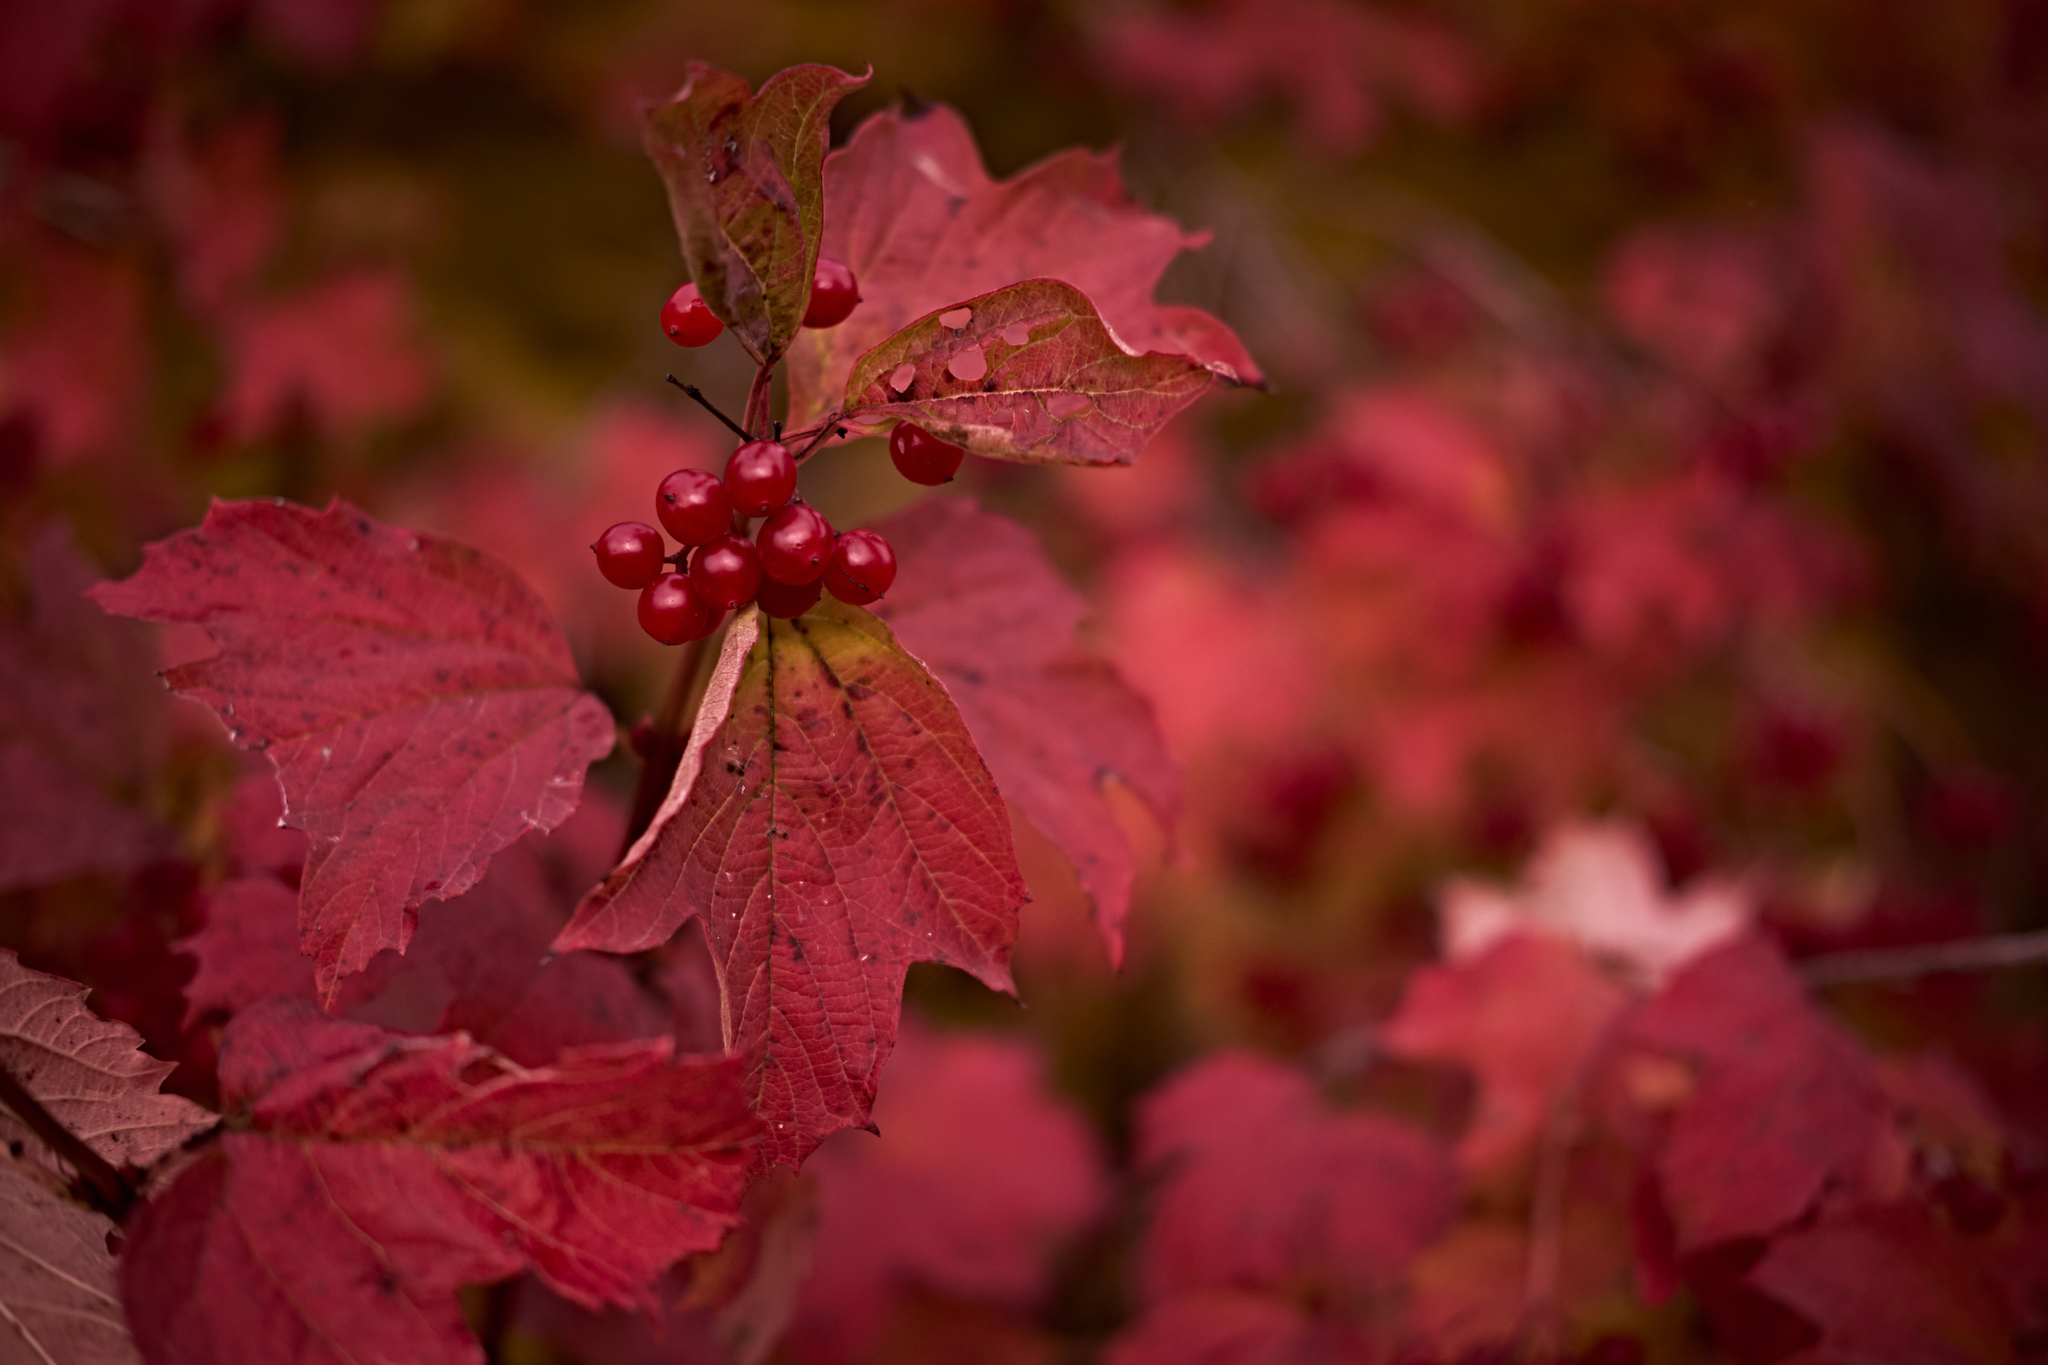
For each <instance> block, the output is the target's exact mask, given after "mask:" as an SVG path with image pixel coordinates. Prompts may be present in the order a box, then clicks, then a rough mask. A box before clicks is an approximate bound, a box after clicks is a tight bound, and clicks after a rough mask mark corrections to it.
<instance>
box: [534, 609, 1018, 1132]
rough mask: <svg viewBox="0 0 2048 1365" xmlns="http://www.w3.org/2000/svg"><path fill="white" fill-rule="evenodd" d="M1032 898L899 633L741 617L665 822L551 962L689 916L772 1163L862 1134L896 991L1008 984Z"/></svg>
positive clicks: (876, 625) (954, 726)
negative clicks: (908, 980) (925, 982)
mask: <svg viewBox="0 0 2048 1365" xmlns="http://www.w3.org/2000/svg"><path fill="white" fill-rule="evenodd" d="M1024 898H1025V892H1024V884H1023V879H1022V877H1021V875H1020V874H1019V872H1018V870H1017V865H1016V858H1015V856H1014V854H1013V852H1012V850H1011V846H1010V832H1009V819H1008V816H1007V815H1006V813H1005V812H1004V809H1003V803H1002V798H1001V796H999V795H998V794H997V792H996V789H995V784H994V782H993V781H992V780H991V779H990V777H989V773H988V769H987V768H986V767H985V766H984V765H983V763H982V760H981V757H980V755H979V754H978V753H977V752H976V751H975V748H974V742H973V740H972V738H971V737H970V736H969V734H968V731H967V727H966V725H965V723H964V722H963V721H962V720H961V717H960V713H959V712H958V711H957V710H955V709H954V706H953V703H952V701H951V699H950V698H949V697H948V696H947V694H946V691H945V689H944V688H943V687H941V686H940V685H939V684H938V682H937V681H935V680H934V679H933V678H932V676H931V675H930V674H929V673H927V672H926V671H925V669H924V668H923V667H922V666H921V665H920V664H919V663H918V662H917V660H915V659H913V658H912V657H910V655H908V654H907V653H905V652H904V650H903V649H902V647H901V646H900V645H899V644H898V643H897V642H896V640H895V638H894V637H893V636H892V635H891V634H890V633H889V630H888V628H887V627H885V626H884V625H882V623H881V622H880V621H878V620H876V619H875V618H874V617H873V616H871V615H869V614H868V613H867V612H865V611H862V610H860V609H859V608H856V607H847V606H844V605H842V604H839V603H837V602H834V601H831V600H829V599H828V600H826V601H824V602H822V603H821V604H820V605H819V606H817V607H815V608H813V609H812V610H811V611H810V612H808V613H807V614H805V615H804V616H801V617H799V618H797V619H796V620H794V621H789V622H783V621H775V620H765V619H763V618H762V617H760V616H759V615H758V614H756V613H747V614H745V615H743V616H741V617H740V618H739V619H738V620H737V621H736V622H735V623H734V625H733V627H732V629H731V630H730V631H729V632H728V635H727V638H726V643H725V652H724V654H723V655H722V657H721V659H720V662H719V666H718V671H717V673H716V674H715V675H714V678H713V680H712V684H711V687H710V689H709V691H708V693H707V695H706V697H705V699H704V702H703V705H702V708H701V709H700V711H699V713H698V719H697V725H696V729H695V731H694V733H693V734H692V735H691V737H690V743H689V747H688V749H687V751H686V753H685V756H684V759H683V764H682V767H681V768H680V769H679V770H678V772H677V774H676V779H675V783H674V785H673V786H672V787H671V788H670V791H669V796H668V799H667V801H666V802H665V803H664V805H663V807H662V809H661V811H660V812H659V813H658V814H657V816H656V819H655V823H654V825H653V826H652V827H651V828H650V829H649V830H648V832H647V834H646V835H645V836H643V837H642V838H641V840H640V841H639V843H638V844H636V845H635V846H634V848H633V849H632V850H631V851H630V852H629V853H628V855H627V857H626V860H625V862H623V863H622V864H621V865H620V866H619V868H618V869H617V870H616V871H614V872H613V873H612V874H611V876H609V877H608V878H606V880H605V882H604V883H603V884H602V885H601V886H600V887H598V888H597V889H596V890H595V891H593V892H592V893H591V894H590V895H589V896H588V897H586V898H585V900H584V902H583V904H582V905H581V906H579V907H578V908H577V912H576V916H575V918H574V919H573V920H572V921H571V922H570V924H569V927H568V928H567V929H565V930H564V931H563V933H562V935H561V937H560V938H558V939H557V940H556V942H555V947H556V949H557V950H558V951H559V950H565V949H569V948H601V949H606V950H609V951H614V952H633V951H638V950H640V949H644V948H648V947H651V946H653V945H654V944H657V943H660V942H662V941H663V940H665V939H666V938H668V936H669V935H670V934H672V933H674V932H675V930H676V929H677V928H678V927H679V926H680V925H681V924H682V923H683V922H684V921H685V920H686V919H689V918H690V917H692V916H696V917H698V918H699V919H700V920H701V921H702V923H703V926H704V933H705V936H706V938H707V939H708V940H709V942H710V945H711V950H712V956H713V958H714V959H715V960H716V962H717V965H718V971H719V985H720V990H721V993H722V997H723V1003H724V1011H725V1038H726V1042H727V1045H728V1046H730V1047H732V1048H734V1049H736V1050H737V1051H738V1052H739V1053H740V1054H741V1055H742V1056H743V1057H744V1058H745V1059H746V1062H747V1065H748V1067H749V1071H748V1082H747V1084H748V1088H749V1093H750V1095H752V1096H753V1097H754V1099H755V1101H756V1104H757V1110H758V1112H759V1113H760V1114H761V1116H762V1117H763V1119H764V1120H766V1121H767V1124H768V1128H767V1130H766V1132H765V1134H764V1141H763V1144H762V1147H761V1157H762V1160H763V1161H764V1162H772V1161H781V1162H786V1163H790V1164H794V1163H796V1162H798V1161H800V1160H801V1159H802V1158H803V1157H804V1156H805V1155H807V1154H808V1153H809V1152H810V1150H811V1149H812V1148H813V1147H815V1146H816V1145H817V1144H818V1142H819V1141H820V1140H821V1139H822V1138H824V1137H825V1136H826V1135H828V1134H830V1133H833V1132H836V1131H837V1130H839V1129H841V1128H846V1127H852V1126H857V1125H860V1124H863V1123H865V1122H867V1118H868V1109H869V1106H870V1105H871V1104H872V1102H873V1099H874V1093H875V1084H876V1079H877V1077H878V1076H879V1074H880V1071H881V1066H882V1063H883V1061H884V1060H885V1059H886V1058H887V1056H888V1054H889V1050H890V1048H891V1047H892V1046H893V1045H894V1042H895V1034H896V1020H897V1015H898V1012H899V1009H900V996H901V994H902V988H903V978H904V974H905V972H906V970H907V969H908V967H909V965H910V963H912V962H914V961H932V962H943V963H946V964H948V965H951V966H956V967H960V968H962V969H964V970H966V971H969V972H972V973H973V974H974V975H976V976H977V977H979V978H980V979H981V980H982V981H984V982H985V983H987V984H988V985H990V986H992V987H994V988H996V989H999V990H1008V989H1009V988H1010V976H1009V967H1008V958H1009V950H1010V945H1011V943H1012V942H1013V941H1014V939H1015V937H1016V931H1017V907H1018V906H1019V905H1020V904H1021V903H1022V902H1023V900H1024Z"/></svg>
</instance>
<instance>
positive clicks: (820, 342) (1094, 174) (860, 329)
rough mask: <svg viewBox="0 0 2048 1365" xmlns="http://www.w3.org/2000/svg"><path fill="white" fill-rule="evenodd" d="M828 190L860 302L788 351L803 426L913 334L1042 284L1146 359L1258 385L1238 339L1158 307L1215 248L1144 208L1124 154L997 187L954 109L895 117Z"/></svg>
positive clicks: (862, 141)
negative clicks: (892, 345) (1174, 278)
mask: <svg viewBox="0 0 2048 1365" xmlns="http://www.w3.org/2000/svg"><path fill="white" fill-rule="evenodd" d="M824 184H825V200H824V202H825V230H824V239H823V254H824V255H826V256H829V257H831V258H832V259H834V260H838V261H844V262H846V263H847V264H848V265H849V266H851V267H852V268H853V271H854V274H855V275H856V277H857V278H858V279H859V280H860V292H861V303H860V307H858V308H856V309H855V310H854V312H853V316H851V317H850V318H848V319H847V320H846V321H845V322H842V323H840V324H839V325H838V326H837V327H833V328H828V329H825V330H821V331H808V332H804V333H803V334H802V335H801V336H800V337H799V338H798V339H797V342H796V344H795V345H793V346H792V347H791V348H790V356H789V366H790V369H789V375H790V420H791V422H792V424H797V423H802V422H807V421H811V420H814V419H816V418H817V417H819V416H821V415H822V414H824V413H825V412H826V411H827V410H829V409H830V408H832V407H833V406H834V405H835V404H836V403H838V402H839V401H840V396H841V394H842V392H844V391H845V390H846V388H847V384H846V377H847V376H848V375H849V374H850V373H851V372H852V370H853V368H854V363H855V361H856V360H857V359H859V357H860V356H862V355H863V354H865V353H866V352H868V351H870V350H872V349H873V348H874V347H876V346H878V345H880V344H881V343H882V342H883V341H885V340H887V339H888V338H889V336H890V335H891V334H893V333H895V332H897V331H898V330H900V329H901V328H903V327H905V326H907V325H909V324H910V323H911V322H912V321H914V320H915V319H917V318H919V317H922V316H923V315H925V314H927V313H932V312H934V311H939V310H944V309H947V308H950V307H952V306H954V305H956V304H958V303H960V302H962V301H964V300H967V299H971V298H973V297H975V296H977V295H980V294H986V293H988V292H989V291H991V290H995V289H1001V288H1003V287H1004V286H1006V285H1011V284H1014V283H1016V282H1017V281H1019V280H1030V279H1056V280H1064V281H1065V282H1067V283H1068V284H1069V285H1072V286H1073V287H1074V288H1075V289H1077V290H1079V291H1080V292H1081V293H1082V294H1083V295H1085V296H1086V297H1087V298H1088V299H1089V300H1091V301H1092V303H1093V306H1094V308H1095V309H1096V310H1098V311H1099V313H1100V316H1101V318H1102V320H1103V322H1104V323H1105V324H1106V326H1107V327H1108V328H1109V329H1110V330H1112V331H1113V332H1114V333H1115V335H1116V336H1117V337H1119V338H1121V339H1122V340H1123V342H1124V343H1125V344H1126V345H1127V346H1128V347H1129V348H1130V349H1131V350H1132V351H1133V352H1142V351H1159V352H1170V353H1175V354H1180V355H1185V356H1188V357H1191V358H1192V359H1193V360H1194V361H1195V362H1196V363H1198V364H1200V365H1203V366H1206V367H1208V368H1209V369H1211V370H1213V371H1214V372H1215V373H1217V374H1219V375H1221V376H1222V377H1224V378H1225V379H1228V380H1232V381H1236V382H1242V383H1257V382H1259V379H1260V375H1259V371H1258V368H1257V366H1256V365H1254V364H1253V363H1252V360H1251V357H1250V356H1249V355H1247V354H1246V353H1245V350H1244V347H1243V346H1242V345H1241V344H1240V343H1239V342H1238V340H1237V338H1236V337H1235V336H1233V335H1232V334H1231V332H1230V329H1229V328H1227V327H1225V326H1224V325H1223V324H1222V323H1220V322H1218V321H1217V320H1216V319H1215V318H1213V317H1211V316H1209V315H1208V314H1207V313H1204V312H1201V311H1200V310H1199V309H1194V308H1182V307H1174V306H1170V305H1162V304H1157V303H1154V302H1153V301H1152V293H1153V290H1154V288H1155V287H1156V286H1157V285H1158V283H1159V277H1160V275H1161V274H1162V273H1164V271H1165V270H1166V267H1167V264H1168V263H1169V262H1170V261H1172V260H1173V258H1174V257H1175V256H1177V255H1179V254H1180V253H1181V252H1182V251H1184V250H1187V249H1189V248H1192V247H1199V246H1201V245H1203V244H1204V243H1205V242H1206V241H1207V240H1208V236H1207V234H1205V233H1187V232H1183V231H1181V229H1180V228H1179V227H1178V226H1177V225H1175V224H1174V223H1173V222H1171V221H1170V220H1168V219H1165V218H1162V217H1159V216H1158V215H1156V214H1151V213H1147V212H1146V211H1145V210H1143V209H1141V208H1139V207H1138V206H1137V205H1135V204H1133V203H1131V202H1130V200H1129V199H1128V198H1126V197H1125V195H1124V190H1123V183H1122V175H1121V173H1120V172H1119V170H1118V167H1117V160H1116V155H1115V154H1114V153H1106V154H1101V155H1097V154H1095V153H1091V152H1086V151H1081V150H1078V149H1077V150H1074V151H1068V152H1062V153H1060V154H1058V155H1056V156H1053V157H1050V158H1048V159H1047V160H1045V161H1042V162H1040V163H1039V164H1038V165H1036V166H1033V167H1031V168H1029V169H1028V170H1025V171H1022V172H1019V173H1018V174H1017V175H1016V176H1014V177H1013V178H1011V179H1009V180H1005V181H1001V182H998V181H995V180H992V179H990V178H989V174H988V171H987V170H986V169H985V168H984V167H983V166H982V164H981V155H980V153H979V152H977V151H976V150H975V147H974V135H973V134H972V133H971V132H970V131H969V130H968V127H967V124H966V122H965V121H964V120H963V119H961V117H960V116H959V115H958V114H956V113H955V112H953V111H952V110H951V109H948V108H946V107H944V106H943V105H941V106H936V107H932V108H928V109H925V110H923V111H921V112H919V113H917V114H905V113H903V112H900V111H896V110H891V111H887V112H884V113H880V114H877V115H875V116H874V117H873V118H870V119H868V120H867V121H866V122H865V123H863V124H861V126H860V127H859V128H857V129H856V130H854V134H853V137H852V138H851V139H850V140H849V141H848V142H847V145H846V146H844V147H842V148H840V149H839V150H838V151H835V152H833V153H832V154H831V155H830V156H828V157H827V158H825V171H824ZM898 363H900V362H898ZM883 373H884V374H886V373H887V371H884V372H883Z"/></svg>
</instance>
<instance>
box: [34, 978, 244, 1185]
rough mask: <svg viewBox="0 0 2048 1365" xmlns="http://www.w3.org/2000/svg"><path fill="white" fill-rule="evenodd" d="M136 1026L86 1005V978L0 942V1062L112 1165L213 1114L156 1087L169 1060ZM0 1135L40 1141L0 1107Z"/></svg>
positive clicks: (144, 1153)
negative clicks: (47, 969)
mask: <svg viewBox="0 0 2048 1365" xmlns="http://www.w3.org/2000/svg"><path fill="white" fill-rule="evenodd" d="M141 1042H142V1038H141V1035H139V1034H138V1033H136V1031H135V1030H134V1029H132V1028H129V1027H128V1026H127V1025H126V1024H120V1023H115V1022H113V1021H111V1020H107V1019H102V1018H100V1017H99V1016H98V1015H96V1014H94V1013H93V1012H92V1011H91V1010H89V1009H87V1008H86V1006H85V987H83V986H81V985H79V984H78V983H77V982H75V981H66V980H65V979H64V978H63V977H61V976H50V975H48V974H47V973H44V972H37V971H31V970H29V969H28V968H27V967H24V966H22V965H21V960H20V959H19V958H18V957H16V956H15V954H14V951H13V950H12V949H8V948H0V1065H4V1066H5V1067H6V1068H7V1070H8V1072H9V1073H10V1074H11V1075H12V1076H13V1077H14V1078H15V1080H17V1081H19V1082H20V1083H21V1085H22V1087H23V1088H24V1089H26V1090H27V1091H28V1092H29V1093H30V1094H31V1095H34V1096H35V1097H36V1099H37V1100H38V1101H40V1102H41V1104H42V1106H43V1108H44V1109H46V1110H48V1111H49V1113H50V1115H51V1116H52V1117H54V1118H55V1119H56V1120H57V1121H58V1122H59V1123H62V1124H63V1125H64V1126H65V1127H66V1128H68V1129H70V1130H71V1133H72V1134H73V1136H75V1137H77V1138H79V1139H81V1140H82V1141H83V1142H84V1143H85V1144H86V1145H87V1146H88V1147H90V1148H92V1149H93V1150H94V1151H95V1152H98V1153H99V1154H100V1155H101V1156H103V1157H105V1158H106V1159H107V1160H108V1161H109V1162H111V1163H113V1164H114V1165H116V1166H122V1165H134V1166H147V1165H149V1164H150V1163H151V1162H153V1161H155V1160H156V1159H157V1158H159V1157H161V1156H162V1155H164V1153H166V1152H168V1151H170V1150H171V1149H172V1148H174V1147H176V1146H178V1144H180V1143H182V1142H184V1141H185V1140H186V1139H187V1138H189V1137H191V1136H192V1135H194V1134H195V1133H201V1132H204V1131H205V1130H206V1129H208V1128H210V1127H212V1126H213V1124H214V1121H215V1120H214V1116H213V1115H212V1114H209V1113H207V1112H206V1111H205V1110H204V1109H201V1108H200V1107H199V1106H198V1105H196V1104H194V1103H192V1101H190V1100H186V1099H180V1098H178V1097H177V1096H176V1095H160V1094H158V1093H157V1087H158V1086H159V1085H161V1084H162V1083H163V1079H164V1077H166V1076H168V1075H170V1074H171V1064H170V1063H169V1062H160V1061H158V1060H156V1058H154V1057H151V1056H149V1055H148V1054H147V1053H145V1052H143V1051H142V1050H141V1046H140V1045H141ZM0 1140H5V1141H7V1142H9V1143H13V1142H22V1143H25V1144H27V1146H28V1148H29V1150H37V1151H40V1150H42V1148H41V1144H40V1142H38V1140H37V1139H36V1138H35V1136H34V1134H33V1133H32V1132H31V1131H30V1130H29V1128H28V1127H27V1126H26V1125H25V1124H23V1123H21V1122H20V1121H19V1120H17V1119H16V1118H15V1117H14V1116H13V1115H12V1114H10V1113H8V1112H7V1110H6V1109H5V1108H4V1107H0Z"/></svg>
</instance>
